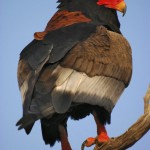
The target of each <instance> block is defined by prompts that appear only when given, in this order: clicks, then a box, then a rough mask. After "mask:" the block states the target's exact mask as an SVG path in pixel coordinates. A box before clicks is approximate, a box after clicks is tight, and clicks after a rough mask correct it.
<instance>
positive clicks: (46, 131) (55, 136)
mask: <svg viewBox="0 0 150 150" xmlns="http://www.w3.org/2000/svg"><path fill="white" fill-rule="evenodd" d="M59 119H60V118H57V120H53V119H46V118H43V119H41V129H42V135H43V140H44V141H45V144H50V146H53V145H54V144H55V142H56V141H58V142H59V141H60V133H59V125H60V124H61V125H62V126H63V127H64V128H65V130H66V132H67V124H66V122H67V119H66V118H65V119H63V120H59ZM61 119H62V118H61Z"/></svg>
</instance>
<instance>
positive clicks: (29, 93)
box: [18, 23, 96, 122]
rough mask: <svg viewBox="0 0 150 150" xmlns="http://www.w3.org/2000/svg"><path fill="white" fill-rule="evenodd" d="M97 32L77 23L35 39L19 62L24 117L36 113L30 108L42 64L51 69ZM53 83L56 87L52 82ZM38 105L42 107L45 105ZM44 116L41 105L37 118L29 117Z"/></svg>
mask: <svg viewBox="0 0 150 150" xmlns="http://www.w3.org/2000/svg"><path fill="white" fill-rule="evenodd" d="M95 31H96V25H93V24H91V23H77V24H73V25H71V26H68V27H64V28H60V29H57V30H53V31H50V32H48V33H47V35H45V37H44V39H43V40H33V41H32V42H31V43H30V44H29V45H27V46H26V47H25V48H24V49H23V51H22V52H21V54H20V61H19V65H18V82H19V87H20V91H21V95H22V100H23V114H24V116H26V115H27V118H29V117H28V114H29V113H30V114H34V113H33V112H34V111H31V109H30V105H31V101H32V99H34V98H33V93H34V88H35V84H36V82H37V79H38V77H39V75H40V74H41V72H42V69H43V67H44V66H45V65H47V64H50V68H51V66H52V68H53V66H55V63H57V62H58V61H60V60H61V59H62V58H63V57H64V56H65V54H66V53H67V52H68V51H69V50H70V49H71V48H72V47H74V46H75V45H76V44H77V43H78V42H79V41H83V40H85V39H86V38H87V37H89V36H90V34H91V33H94V32H95ZM64 39H65V40H64ZM53 64H54V65H53ZM51 86H52V87H53V85H51ZM33 101H34V100H33ZM43 103H44V102H43ZM39 107H43V105H41V106H39ZM37 114H38V115H37ZM42 116H43V115H41V112H40V108H39V111H38V112H36V117H35V116H34V115H33V117H32V118H33V119H30V120H32V121H33V120H35V119H36V120H37V119H39V118H41V117H42ZM32 121H31V122H32Z"/></svg>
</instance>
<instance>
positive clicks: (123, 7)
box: [116, 1, 127, 16]
mask: <svg viewBox="0 0 150 150" xmlns="http://www.w3.org/2000/svg"><path fill="white" fill-rule="evenodd" d="M116 10H118V11H120V12H122V13H123V16H124V15H125V14H126V11H127V5H126V3H125V2H124V1H121V2H120V3H118V4H117V5H116Z"/></svg>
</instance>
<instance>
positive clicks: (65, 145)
mask: <svg viewBox="0 0 150 150" xmlns="http://www.w3.org/2000/svg"><path fill="white" fill-rule="evenodd" d="M59 133H60V139H61V147H62V150H72V149H71V146H70V143H69V141H68V136H67V133H66V130H65V128H64V127H63V126H62V125H59Z"/></svg>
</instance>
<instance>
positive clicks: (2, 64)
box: [0, 0, 150, 150]
mask: <svg viewBox="0 0 150 150" xmlns="http://www.w3.org/2000/svg"><path fill="white" fill-rule="evenodd" d="M126 3H127V6H128V9H127V14H126V15H125V17H122V15H121V14H120V13H118V15H119V19H120V22H121V25H122V26H121V31H122V33H123V35H124V36H125V37H126V38H127V39H128V41H129V42H130V44H131V47H132V51H133V76H132V80H131V83H130V85H129V87H128V88H127V89H126V90H125V92H124V93H123V95H122V96H121V97H120V100H119V102H118V103H117V105H116V107H115V108H114V110H113V113H112V121H111V122H112V123H111V125H107V126H106V128H107V130H108V134H109V136H110V137H116V136H118V135H120V134H122V133H123V132H125V131H126V130H127V129H128V128H129V127H130V126H131V125H132V124H133V123H134V122H135V121H136V120H137V119H138V118H139V117H140V116H141V115H142V114H143V111H144V105H143V96H144V95H145V92H146V90H147V88H148V85H149V83H150V29H149V27H150V17H149V14H150V9H149V6H150V1H141V0H136V1H135V0H134V1H133V0H132V1H131V0H126ZM56 6H57V3H56V0H26V1H21V0H13V1H10V0H1V1H0V91H1V94H0V100H1V104H0V115H1V119H0V120H1V121H0V139H1V140H0V149H1V150H27V149H28V150H33V149H34V150H35V149H36V150H49V149H50V148H49V145H45V144H44V142H43V139H42V135H41V129H40V123H39V122H37V123H36V124H35V126H34V128H33V130H32V132H31V134H30V135H28V136H27V135H26V134H25V132H24V131H23V130H21V131H18V130H17V128H16V126H15V123H16V122H17V121H18V119H19V118H20V117H21V116H22V102H21V97H20V92H19V89H18V83H17V63H18V60H19V54H20V52H21V50H22V49H23V48H24V47H25V46H26V45H27V44H28V43H29V42H30V41H31V40H32V39H33V34H34V32H37V31H43V29H44V28H45V26H46V24H47V22H48V21H49V19H50V18H51V17H52V15H53V14H54V12H55V11H56ZM68 133H69V139H70V143H71V145H72V148H73V150H80V146H81V144H82V142H83V141H84V140H85V139H86V138H87V137H89V136H93V137H94V136H95V135H96V126H95V123H94V120H93V117H92V116H89V117H87V118H85V119H83V120H80V121H73V120H69V121H68ZM149 147H150V132H149V133H147V134H146V135H145V136H144V137H143V138H142V139H141V140H139V141H138V142H137V143H136V144H135V145H134V146H133V147H131V148H129V149H130V150H149ZM51 150H60V143H56V144H55V146H54V147H52V148H51ZM88 150H92V148H88Z"/></svg>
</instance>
